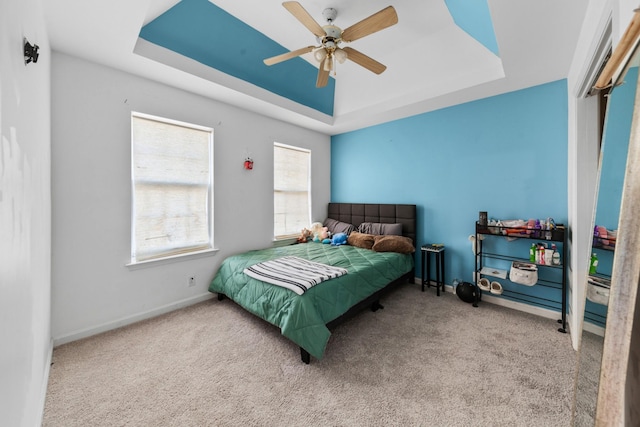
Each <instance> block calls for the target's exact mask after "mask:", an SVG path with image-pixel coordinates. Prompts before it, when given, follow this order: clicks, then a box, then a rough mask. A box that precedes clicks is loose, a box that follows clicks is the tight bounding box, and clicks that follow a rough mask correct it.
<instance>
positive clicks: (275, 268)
mask: <svg viewBox="0 0 640 427" xmlns="http://www.w3.org/2000/svg"><path fill="white" fill-rule="evenodd" d="M244 273H245V274H246V275H248V276H251V277H253V278H254V279H258V280H261V281H263V282H268V283H271V284H274V285H278V286H282V287H284V288H287V289H291V290H292V291H293V292H295V293H297V294H298V295H302V294H303V293H305V291H307V290H308V289H309V288H311V287H312V286H315V285H317V284H318V283H320V282H324V281H325V280H329V279H333V278H335V277H340V276H342V275H344V274H347V270H346V269H344V268H340V267H334V266H332V265H326V264H321V263H318V262H313V261H309V260H306V259H304V258H298V257H296V256H285V257H282V258H277V259H274V260H271V261H265V262H260V263H258V264H254V265H252V266H250V267H247V268H245V269H244Z"/></svg>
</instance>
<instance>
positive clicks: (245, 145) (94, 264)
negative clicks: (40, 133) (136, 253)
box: [52, 52, 331, 344]
mask: <svg viewBox="0 0 640 427" xmlns="http://www.w3.org/2000/svg"><path fill="white" fill-rule="evenodd" d="M52 100H53V101H52V198H53V242H52V243H53V270H52V333H53V337H54V342H55V343H56V344H60V343H64V342H67V341H71V340H74V339H77V338H81V337H84V336H87V335H91V334H93V333H96V332H100V331H103V330H107V329H111V328H113V327H116V326H119V325H122V324H125V323H130V322H132V321H135V320H139V319H141V318H144V317H149V316H151V315H154V314H158V313H161V312H164V311H167V310H170V309H173V308H176V307H179V306H181V305H186V304H190V303H193V302H195V301H198V300H200V299H202V298H208V297H210V294H209V293H208V292H207V288H208V285H209V282H210V281H211V279H212V278H213V275H214V273H215V271H216V270H217V268H218V266H219V265H220V263H221V262H222V260H223V259H224V258H225V257H226V256H228V255H230V254H232V253H237V252H239V251H242V250H246V249H252V248H258V247H266V246H269V245H270V244H271V241H272V238H273V212H272V206H273V202H272V200H273V166H272V165H273V142H274V141H278V142H281V143H286V144H291V145H296V146H300V147H305V148H309V149H311V151H312V154H311V157H312V168H311V169H312V186H313V188H312V191H313V194H314V200H313V220H323V219H324V218H325V216H326V207H327V203H328V202H329V198H330V157H331V156H330V139H329V137H328V136H326V135H323V134H319V133H316V132H313V131H309V130H305V129H302V128H299V127H296V126H293V125H289V124H285V123H283V122H279V121H276V120H273V119H269V118H266V117H263V116H260V115H257V114H254V113H250V112H247V111H244V110H241V109H237V108H234V107H230V106H228V105H225V104H222V103H219V102H215V101H212V100H210V99H206V98H204V97H201V96H198V95H195V94H192V93H188V92H184V91H182V90H178V89H175V88H171V87H168V86H165V85H162V84H159V83H156V82H152V81H149V80H145V79H142V78H139V77H136V76H133V75H131V74H126V73H123V72H120V71H117V70H114V69H110V68H106V67H104V66H101V65H97V64H95V63H90V62H87V61H84V60H81V59H78V58H75V57H72V56H68V55H65V54H62V53H58V52H54V54H53V63H52ZM132 110H133V111H139V112H143V113H148V114H153V115H157V116H162V117H168V118H172V119H176V120H181V121H185V122H190V123H194V124H198V125H203V126H210V127H212V128H214V192H215V194H214V204H215V206H214V222H215V226H214V227H215V246H216V247H217V248H219V249H220V251H219V252H218V253H217V254H216V255H213V256H205V257H199V258H198V257H196V258H185V259H184V260H181V261H176V262H171V263H166V262H165V263H153V264H152V265H149V266H146V267H144V268H140V267H137V268H130V267H126V266H125V264H126V263H128V262H129V261H130V229H131V220H130V217H131V184H130V159H131V157H130V114H131V111H132ZM247 152H248V153H250V155H251V156H252V157H253V160H254V162H255V163H254V169H253V170H252V171H246V170H244V169H243V168H242V164H243V161H244V158H245V156H246V154H247ZM190 276H195V277H196V286H195V287H192V288H189V287H188V286H187V278H188V277H190Z"/></svg>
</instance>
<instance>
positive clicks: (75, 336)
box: [53, 292, 215, 347]
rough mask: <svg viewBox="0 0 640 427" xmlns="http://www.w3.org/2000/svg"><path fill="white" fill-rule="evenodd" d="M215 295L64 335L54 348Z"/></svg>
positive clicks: (206, 295) (58, 339)
mask: <svg viewBox="0 0 640 427" xmlns="http://www.w3.org/2000/svg"><path fill="white" fill-rule="evenodd" d="M214 296H215V295H214V294H212V293H211V292H207V293H206V294H201V295H196V296H194V297H190V298H186V299H183V300H180V301H176V302H172V303H171V304H167V305H163V306H161V307H157V308H154V309H151V310H148V311H144V312H142V313H138V314H134V315H131V316H126V317H123V318H121V319H118V320H114V321H112V322H107V323H103V324H102V325H98V326H94V327H91V328H86V329H82V330H79V331H75V332H72V333H70V334H66V335H62V336H60V337H54V338H53V346H54V347H57V346H59V345H62V344H66V343H69V342H72V341H77V340H79V339H82V338H87V337H90V336H92V335H97V334H100V333H103V332H107V331H111V330H113V329H117V328H120V327H122V326H126V325H130V324H132V323H136V322H139V321H141V320H146V319H151V318H152V317H156V316H159V315H161V314H165V313H169V312H171V311H174V310H178V309H180V308H183V307H188V306H190V305H193V304H197V303H199V302H202V301H206V300H208V299H211V298H213V297H214Z"/></svg>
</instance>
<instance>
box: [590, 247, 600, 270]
mask: <svg viewBox="0 0 640 427" xmlns="http://www.w3.org/2000/svg"><path fill="white" fill-rule="evenodd" d="M597 269H598V254H596V253H595V252H594V253H593V254H591V263H590V264H589V274H596V271H597Z"/></svg>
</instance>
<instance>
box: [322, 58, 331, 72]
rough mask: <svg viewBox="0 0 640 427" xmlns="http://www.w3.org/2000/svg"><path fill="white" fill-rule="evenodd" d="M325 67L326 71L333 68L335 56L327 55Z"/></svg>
mask: <svg viewBox="0 0 640 427" xmlns="http://www.w3.org/2000/svg"><path fill="white" fill-rule="evenodd" d="M323 68H324V70H325V71H331V70H333V56H331V55H329V56H327V59H325V60H324V64H323Z"/></svg>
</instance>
